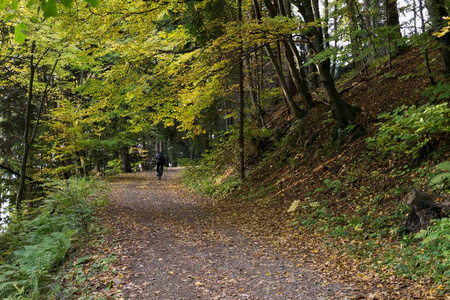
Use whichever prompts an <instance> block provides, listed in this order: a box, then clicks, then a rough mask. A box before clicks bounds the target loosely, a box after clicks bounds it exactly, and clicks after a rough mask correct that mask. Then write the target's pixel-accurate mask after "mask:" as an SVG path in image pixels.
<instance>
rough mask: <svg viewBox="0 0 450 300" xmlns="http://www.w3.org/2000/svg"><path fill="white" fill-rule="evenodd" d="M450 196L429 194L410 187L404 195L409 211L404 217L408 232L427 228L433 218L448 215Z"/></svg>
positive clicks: (449, 212)
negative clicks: (406, 216) (409, 207)
mask: <svg viewBox="0 0 450 300" xmlns="http://www.w3.org/2000/svg"><path fill="white" fill-rule="evenodd" d="M449 200H450V197H449V196H444V195H437V194H429V193H425V192H421V191H418V190H415V189H412V190H411V191H410V192H409V193H408V194H407V195H406V197H405V201H406V204H408V205H409V206H411V211H410V213H409V215H408V218H407V219H406V223H405V227H406V230H407V231H408V232H411V233H417V232H419V231H420V230H422V229H425V228H427V227H428V226H430V224H431V220H433V219H441V218H444V217H448V216H449V215H450V201H449Z"/></svg>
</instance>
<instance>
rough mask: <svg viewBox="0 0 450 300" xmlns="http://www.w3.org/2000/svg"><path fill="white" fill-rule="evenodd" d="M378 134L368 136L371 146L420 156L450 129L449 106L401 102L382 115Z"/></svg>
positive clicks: (415, 156)
mask: <svg viewBox="0 0 450 300" xmlns="http://www.w3.org/2000/svg"><path fill="white" fill-rule="evenodd" d="M379 118H381V119H386V120H387V121H386V122H384V123H379V124H378V125H379V126H380V129H379V131H378V134H377V135H376V136H374V137H370V138H368V139H367V142H368V146H369V147H373V148H377V149H378V150H380V151H382V152H386V153H387V152H391V151H392V152H395V153H397V154H399V155H401V156H410V157H412V158H417V157H418V156H419V155H420V154H422V152H423V151H424V149H425V148H426V147H427V146H428V145H429V143H430V142H432V141H439V140H440V139H443V138H445V135H446V134H448V133H450V108H449V106H448V104H447V103H442V104H437V105H432V104H426V105H423V106H420V107H416V106H415V105H413V106H411V107H407V106H402V107H400V108H398V109H396V110H394V111H393V112H392V113H383V114H381V115H380V116H379Z"/></svg>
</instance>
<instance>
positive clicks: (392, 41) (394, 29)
mask: <svg viewBox="0 0 450 300" xmlns="http://www.w3.org/2000/svg"><path fill="white" fill-rule="evenodd" d="M384 10H385V16H386V25H387V26H389V27H390V30H391V31H390V34H389V35H388V43H389V48H390V51H389V58H391V56H393V57H395V56H397V55H398V54H399V53H400V51H401V48H400V47H399V46H398V43H397V41H398V40H399V39H400V38H401V37H402V33H401V31H400V19H399V16H398V9H397V0H384Z"/></svg>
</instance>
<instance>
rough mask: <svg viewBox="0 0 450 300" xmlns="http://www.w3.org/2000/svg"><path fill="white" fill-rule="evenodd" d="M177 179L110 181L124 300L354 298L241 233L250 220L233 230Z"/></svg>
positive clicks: (171, 174)
mask: <svg viewBox="0 0 450 300" xmlns="http://www.w3.org/2000/svg"><path fill="white" fill-rule="evenodd" d="M179 179H180V169H178V168H170V169H167V170H165V174H164V176H163V179H162V180H160V181H159V180H157V178H156V174H154V173H153V172H141V173H134V174H122V175H119V176H116V177H114V178H113V179H112V180H111V184H112V192H111V196H110V198H111V201H112V205H111V207H110V209H109V210H108V212H107V213H108V214H112V216H113V223H112V224H110V226H111V230H112V234H113V235H114V236H118V237H120V238H118V240H117V241H116V247H117V248H118V249H120V251H119V252H120V253H121V254H120V256H121V257H119V259H120V260H121V261H122V264H123V265H125V266H126V267H124V269H125V268H126V272H127V274H128V276H127V278H125V279H123V281H121V282H120V284H121V287H122V293H123V297H124V298H125V299H255V300H256V299H283V300H287V299H310V300H314V299H316V300H319V299H320V300H322V299H349V298H350V296H349V292H348V291H349V287H344V286H342V285H340V284H330V283H327V282H326V280H324V278H322V277H321V276H320V275H319V273H318V272H316V271H313V270H312V268H310V267H308V265H307V264H305V263H304V262H303V261H301V260H300V259H295V258H291V257H290V258H288V257H287V256H286V255H283V250H280V249H279V248H278V247H275V246H274V245H273V244H271V243H270V242H268V241H267V239H266V238H263V237H262V236H260V235H259V234H258V233H255V232H251V230H250V228H251V227H250V226H248V227H247V228H246V226H245V225H244V226H242V224H245V220H244V221H243V223H242V222H240V225H239V227H234V226H232V223H233V220H230V218H228V219H227V220H226V221H225V220H224V219H226V218H225V217H224V214H223V213H221V210H220V209H216V208H215V203H214V202H213V201H212V200H211V199H203V198H200V197H198V196H195V195H192V194H191V193H189V192H188V191H186V190H185V189H183V188H182V187H181V186H180V183H179ZM236 214H239V212H238V211H236V212H235V215H234V218H237V219H239V216H238V215H237V216H236ZM240 221H242V220H240ZM291 251H295V249H294V250H291Z"/></svg>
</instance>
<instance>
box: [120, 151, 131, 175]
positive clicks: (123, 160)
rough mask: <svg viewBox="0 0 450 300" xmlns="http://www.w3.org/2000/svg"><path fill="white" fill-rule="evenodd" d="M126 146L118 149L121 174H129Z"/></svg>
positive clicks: (128, 154) (128, 155)
mask: <svg viewBox="0 0 450 300" xmlns="http://www.w3.org/2000/svg"><path fill="white" fill-rule="evenodd" d="M128 150H129V149H128V147H127V146H123V147H121V148H120V157H121V167H122V172H123V173H131V172H132V170H131V163H130V153H129V151H128Z"/></svg>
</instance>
